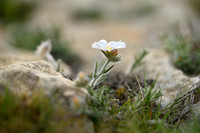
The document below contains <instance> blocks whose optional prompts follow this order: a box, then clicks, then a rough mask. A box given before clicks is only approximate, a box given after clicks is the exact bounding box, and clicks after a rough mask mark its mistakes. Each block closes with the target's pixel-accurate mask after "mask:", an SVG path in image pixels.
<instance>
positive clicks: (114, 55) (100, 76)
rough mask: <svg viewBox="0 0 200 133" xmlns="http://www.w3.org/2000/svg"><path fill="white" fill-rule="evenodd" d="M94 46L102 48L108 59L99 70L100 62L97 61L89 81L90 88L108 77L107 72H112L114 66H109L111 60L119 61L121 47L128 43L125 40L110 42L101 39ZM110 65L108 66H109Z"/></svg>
mask: <svg viewBox="0 0 200 133" xmlns="http://www.w3.org/2000/svg"><path fill="white" fill-rule="evenodd" d="M92 47H93V48H97V49H100V50H101V51H102V52H103V54H104V55H105V56H106V58H107V61H106V63H105V64H104V65H103V67H102V68H101V69H100V71H99V72H98V63H97V62H96V66H95V68H94V72H93V74H92V77H91V78H92V80H91V81H90V83H89V86H88V88H90V89H94V87H95V86H96V85H98V84H100V83H101V82H102V81H104V80H105V79H106V74H107V73H109V72H110V70H111V69H112V68H113V67H114V65H112V66H110V67H108V65H109V63H110V62H118V61H120V60H121V56H120V55H119V53H118V49H119V48H125V47H126V44H125V43H124V42H121V41H119V42H115V41H111V42H108V43H107V41H106V40H100V41H99V42H95V43H93V44H92ZM107 67H108V68H107Z"/></svg>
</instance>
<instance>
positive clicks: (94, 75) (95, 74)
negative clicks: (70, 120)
mask: <svg viewBox="0 0 200 133" xmlns="http://www.w3.org/2000/svg"><path fill="white" fill-rule="evenodd" d="M97 70H98V63H97V62H96V65H95V68H94V73H93V77H94V78H96V77H97Z"/></svg>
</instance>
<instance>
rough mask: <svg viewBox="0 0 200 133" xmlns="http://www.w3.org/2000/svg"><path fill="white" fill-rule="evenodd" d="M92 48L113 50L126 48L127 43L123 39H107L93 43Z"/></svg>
mask: <svg viewBox="0 0 200 133" xmlns="http://www.w3.org/2000/svg"><path fill="white" fill-rule="evenodd" d="M92 48H97V49H101V50H103V51H112V50H114V49H119V48H126V44H125V43H124V42H122V41H118V42H116V41H111V42H107V41H106V40H100V41H98V42H95V43H93V44H92Z"/></svg>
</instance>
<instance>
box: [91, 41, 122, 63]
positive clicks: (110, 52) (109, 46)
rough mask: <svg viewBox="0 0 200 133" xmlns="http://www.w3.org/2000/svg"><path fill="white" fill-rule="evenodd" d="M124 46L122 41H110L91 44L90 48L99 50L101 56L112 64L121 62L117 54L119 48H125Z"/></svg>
mask: <svg viewBox="0 0 200 133" xmlns="http://www.w3.org/2000/svg"><path fill="white" fill-rule="evenodd" d="M125 47H126V44H125V43H124V42H122V41H118V42H115V41H111V42H107V41H106V40H100V41H98V42H95V43H93V44H92V48H97V49H100V50H101V51H102V52H103V54H104V55H105V56H106V57H107V59H109V60H110V61H112V62H118V61H120V60H121V56H120V55H119V54H118V49H119V48H125Z"/></svg>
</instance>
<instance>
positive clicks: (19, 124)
mask: <svg viewBox="0 0 200 133" xmlns="http://www.w3.org/2000/svg"><path fill="white" fill-rule="evenodd" d="M86 121H87V119H86V116H76V115H74V114H73V113H72V112H70V111H69V109H67V108H65V107H64V106H62V105H61V104H60V102H59V100H56V101H55V100H54V102H53V100H52V99H51V98H50V97H47V96H45V95H43V93H42V92H40V91H38V92H34V93H33V94H32V95H31V96H29V97H27V96H22V95H16V94H13V93H11V92H10V91H9V90H8V89H5V93H4V94H0V132H1V133H14V132H16V133H65V132H69V133H70V132H76V131H77V132H84V130H85V129H86V128H85V125H87V123H86Z"/></svg>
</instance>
